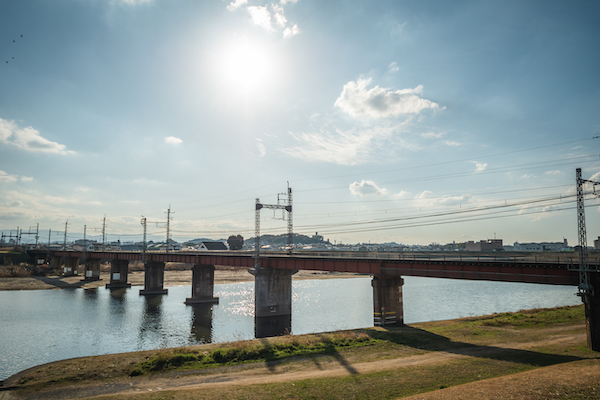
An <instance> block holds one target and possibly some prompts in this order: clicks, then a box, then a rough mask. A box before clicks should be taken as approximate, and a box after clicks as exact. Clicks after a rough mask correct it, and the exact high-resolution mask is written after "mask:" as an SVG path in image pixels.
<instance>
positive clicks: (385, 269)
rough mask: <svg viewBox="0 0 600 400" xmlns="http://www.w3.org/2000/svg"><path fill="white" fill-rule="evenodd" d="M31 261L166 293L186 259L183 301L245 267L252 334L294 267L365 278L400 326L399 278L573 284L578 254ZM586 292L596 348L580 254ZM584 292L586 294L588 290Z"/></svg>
mask: <svg viewBox="0 0 600 400" xmlns="http://www.w3.org/2000/svg"><path fill="white" fill-rule="evenodd" d="M30 255H32V256H33V257H34V258H35V259H36V263H38V264H40V263H46V262H47V263H49V264H50V266H51V267H53V268H59V267H61V266H62V267H63V268H64V273H65V275H76V274H77V269H78V268H80V267H79V266H80V264H83V268H84V280H88V281H93V280H98V279H100V262H101V261H103V260H104V261H110V263H111V273H110V283H108V284H107V285H106V287H107V288H124V287H129V286H131V284H129V283H128V282H127V274H128V265H129V263H130V262H134V261H143V262H144V267H145V278H144V288H143V289H142V290H140V295H161V294H167V291H168V289H166V288H165V287H164V268H165V263H167V262H177V263H187V264H192V265H193V267H192V282H191V284H192V295H191V297H190V298H188V299H186V301H185V304H188V305H193V304H210V303H218V298H216V297H214V271H215V266H216V265H222V266H230V267H237V268H243V269H247V270H248V272H249V273H251V274H252V275H254V278H255V321H256V332H255V333H256V336H257V337H264V336H272V335H276V334H280V333H282V327H288V329H289V327H290V326H291V313H292V275H293V274H294V273H296V272H297V271H298V270H315V271H329V272H352V273H359V274H365V275H370V276H372V287H373V306H374V309H373V318H374V324H375V325H376V326H390V325H399V324H403V307H402V285H403V279H402V276H421V277H434V278H451V279H469V280H486V281H504V282H525V283H538V284H552V285H569V286H573V287H574V288H575V287H577V285H578V284H579V283H580V275H579V271H578V266H579V258H578V256H576V255H575V254H573V253H543V254H539V253H538V254H533V253H479V254H478V253H471V254H468V255H465V253H458V254H456V253H397V252H395V253H393V252H390V253H384V252H338V251H293V252H262V253H261V254H260V257H259V258H258V259H256V257H255V254H254V253H253V252H250V251H205V252H185V251H183V252H182V251H171V252H145V253H142V252H122V251H110V252H109V251H104V252H85V253H84V252H77V251H51V252H47V251H31V252H30ZM588 264H589V270H590V271H592V272H590V273H589V283H590V284H591V286H592V290H591V291H590V290H588V291H587V293H586V294H585V295H582V300H583V302H584V304H585V313H586V324H587V339H588V347H589V348H590V349H592V350H595V351H600V272H599V271H600V263H599V260H598V259H597V258H596V259H594V258H593V257H590V258H589V259H588ZM590 293H591V294H590Z"/></svg>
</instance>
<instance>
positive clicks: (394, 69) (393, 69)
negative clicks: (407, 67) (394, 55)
mask: <svg viewBox="0 0 600 400" xmlns="http://www.w3.org/2000/svg"><path fill="white" fill-rule="evenodd" d="M388 70H389V71H390V72H398V71H400V68H399V67H398V63H397V62H396V61H393V62H391V63H390V65H388Z"/></svg>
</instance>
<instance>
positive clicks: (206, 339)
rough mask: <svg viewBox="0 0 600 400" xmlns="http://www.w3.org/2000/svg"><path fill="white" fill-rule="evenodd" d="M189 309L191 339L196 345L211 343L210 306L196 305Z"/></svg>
mask: <svg viewBox="0 0 600 400" xmlns="http://www.w3.org/2000/svg"><path fill="white" fill-rule="evenodd" d="M189 307H191V309H192V329H191V332H192V337H193V338H195V339H196V340H197V341H198V343H212V329H213V306H212V304H196V305H192V306H189Z"/></svg>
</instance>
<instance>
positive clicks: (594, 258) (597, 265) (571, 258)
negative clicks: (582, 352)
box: [79, 250, 600, 270]
mask: <svg viewBox="0 0 600 400" xmlns="http://www.w3.org/2000/svg"><path fill="white" fill-rule="evenodd" d="M79 253H81V252H79ZM86 253H141V251H130V250H129V251H128V250H107V251H103V252H102V251H100V252H89V251H88V252H86ZM146 253H147V254H165V252H164V251H162V250H147V251H146ZM169 253H172V254H178V255H187V254H189V255H208V254H210V255H219V256H224V257H235V256H242V257H252V256H253V255H254V252H253V251H251V250H212V251H190V250H170V251H169ZM260 256H261V257H269V256H270V257H297V258H331V259H334V258H337V259H365V260H400V261H431V262H446V261H448V262H477V263H481V262H490V263H510V264H518V263H534V264H538V263H543V264H554V265H565V266H567V267H570V268H575V269H576V268H577V267H578V266H579V255H578V253H573V252H571V253H562V252H535V253H533V252H531V253H525V252H498V253H495V252H494V253H477V252H472V253H470V252H430V253H427V252H393V251H390V252H384V251H339V250H293V251H291V252H289V251H278V250H264V251H261V253H260ZM588 264H589V266H590V267H591V268H592V269H595V270H600V253H598V255H594V254H590V256H589V257H588Z"/></svg>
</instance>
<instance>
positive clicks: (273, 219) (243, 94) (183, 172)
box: [0, 0, 600, 245]
mask: <svg viewBox="0 0 600 400" xmlns="http://www.w3.org/2000/svg"><path fill="white" fill-rule="evenodd" d="M598 17H600V3H599V2H597V1H584V0H579V1H574V2H564V1H557V0H550V1H547V0H544V1H542V0H532V1H527V2H523V1H517V0H508V1H491V2H476V1H468V0H462V1H453V2H446V1H441V0H435V1H434V0H430V1H429V0H424V1H418V2H408V1H391V0H386V1H379V2H376V3H368V2H359V1H328V2H320V1H316V0H280V1H279V2H266V1H262V0H233V1H229V0H227V1H223V0H212V1H202V2H198V1H193V0H97V1H93V2H91V1H83V2H82V1H75V0H55V1H52V2H48V1H42V0H30V1H27V2H2V3H1V4H0V93H2V95H1V96H0V231H2V232H8V231H10V230H15V229H16V228H17V226H18V227H20V228H23V229H25V230H27V229H28V228H29V227H34V228H35V227H36V225H37V224H38V223H39V225H40V229H41V230H42V231H45V232H46V233H47V232H48V229H51V230H52V231H53V232H57V234H56V235H57V236H58V235H59V234H58V232H64V226H65V223H67V221H68V224H69V225H68V232H69V235H70V236H69V240H73V238H79V237H81V235H82V234H83V230H84V226H86V229H87V235H88V236H90V237H92V236H94V237H96V238H97V236H98V235H99V234H101V229H102V225H103V221H104V218H106V229H105V231H106V234H107V235H109V236H108V237H110V238H111V240H113V239H114V240H116V239H117V238H120V239H121V240H128V241H129V240H131V241H139V240H141V238H142V232H143V231H142V225H141V223H140V222H141V218H142V216H143V217H146V218H147V220H148V226H147V227H148V233H149V234H150V235H153V236H152V237H153V238H159V237H161V236H163V237H164V235H165V224H166V221H167V214H166V211H167V210H168V209H169V208H170V209H171V211H172V214H171V216H172V220H171V226H170V227H171V237H172V238H173V239H175V240H177V241H182V240H185V239H191V238H201V237H205V238H214V239H217V238H227V237H228V236H229V235H236V234H241V235H242V236H244V237H252V236H254V224H255V202H256V199H257V198H258V199H260V201H261V202H263V203H266V204H277V202H278V194H284V193H286V191H287V188H288V185H289V187H291V188H292V194H293V223H294V231H295V232H297V233H301V234H306V235H312V234H314V233H315V232H319V234H320V235H323V236H324V237H325V238H327V239H329V240H331V241H332V242H333V241H336V242H340V241H341V242H344V243H361V242H369V241H371V242H379V243H384V242H396V243H403V244H426V243H434V242H436V243H450V242H452V241H456V242H461V241H468V240H474V241H478V240H482V239H492V238H494V237H495V235H496V236H497V237H498V238H504V240H505V241H506V242H507V243H514V242H517V241H519V242H543V241H548V242H554V241H561V240H562V239H563V238H566V239H567V240H568V241H569V243H571V244H576V243H577V239H578V237H577V216H576V210H575V169H576V168H578V167H580V168H582V170H583V177H584V178H585V179H589V180H594V181H600V157H599V154H600V152H599V150H600V138H598V136H600V116H599V115H598V112H597V111H598V109H600V82H599V80H600V76H599V75H598V71H599V70H600V53H599V52H598V49H599V48H600V25H599V24H598V23H597V21H598ZM597 189H598V188H597ZM586 190H587V191H588V192H589V193H588V195H587V196H586V199H585V201H586V205H587V208H586V221H587V237H588V245H592V243H593V242H592V241H593V240H594V239H595V238H597V237H598V236H600V202H599V201H598V198H597V197H596V195H595V193H594V192H593V186H592V185H590V184H588V185H587V186H586ZM284 200H285V196H281V195H280V196H279V201H280V202H283V201H284ZM282 217H283V215H282V213H281V212H280V211H276V212H274V211H273V210H264V209H263V210H262V211H261V234H280V233H284V232H285V231H286V222H285V221H282V220H281V218H282ZM40 236H41V239H40V240H41V241H46V242H47V237H46V238H44V237H43V235H40ZM54 240H55V239H54V238H53V241H54ZM56 240H59V238H58V237H57V238H56Z"/></svg>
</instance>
